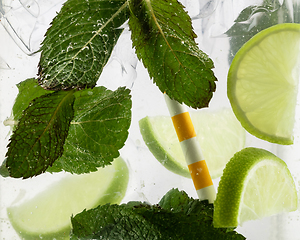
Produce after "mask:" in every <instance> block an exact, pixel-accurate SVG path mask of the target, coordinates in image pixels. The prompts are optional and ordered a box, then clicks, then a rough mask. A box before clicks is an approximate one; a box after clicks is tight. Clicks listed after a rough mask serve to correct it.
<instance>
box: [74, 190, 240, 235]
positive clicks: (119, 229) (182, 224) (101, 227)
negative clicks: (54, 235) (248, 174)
mask: <svg viewBox="0 0 300 240" xmlns="http://www.w3.org/2000/svg"><path fill="white" fill-rule="evenodd" d="M212 214H213V205H212V204H209V203H208V201H202V202H201V201H199V200H194V199H192V198H189V197H188V196H187V194H186V193H185V192H180V191H178V190H177V189H173V190H170V191H169V192H168V193H167V194H166V195H165V196H164V197H163V199H162V200H161V201H160V203H159V204H158V205H153V206H150V205H148V204H146V203H141V202H129V203H127V204H122V205H109V204H107V205H102V206H98V207H97V208H95V209H92V210H88V211H86V210H84V211H83V212H81V213H79V214H77V215H76V216H75V217H72V218H71V222H72V226H73V230H72V233H71V239H72V240H75V239H81V240H83V239H104V240H105V239H130V240H132V239H162V240H165V239H174V240H178V239H187V240H190V239H197V240H201V239H205V240H207V239H214V240H221V239H223V240H226V239H230V240H232V239H236V240H242V239H245V238H244V237H243V236H242V235H240V234H237V233H236V232H234V231H232V229H226V228H214V227H213V225H212Z"/></svg>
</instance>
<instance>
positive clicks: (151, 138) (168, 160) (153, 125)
mask: <svg viewBox="0 0 300 240" xmlns="http://www.w3.org/2000/svg"><path fill="white" fill-rule="evenodd" d="M190 115H191V119H192V121H193V125H194V128H195V131H196V134H197V140H198V141H199V144H200V146H201V150H202V153H203V156H204V158H205V160H206V163H207V165H208V168H209V172H210V175H211V177H212V178H217V177H219V176H220V175H221V174H222V171H223V169H224V167H225V165H226V163H227V162H228V161H229V160H230V158H231V157H232V156H233V155H234V153H235V152H237V151H239V150H241V149H242V148H243V147H244V144H245V130H244V129H243V128H242V126H241V124H240V123H239V122H238V121H237V119H236V118H235V116H234V114H233V113H232V110H231V109H222V110H219V111H217V112H212V111H207V110H204V109H203V110H201V111H198V112H194V113H191V114H190ZM139 125H140V131H141V134H142V136H143V139H144V141H145V143H146V145H147V146H148V148H149V150H150V151H151V152H152V154H153V155H154V156H155V157H156V159H157V160H158V161H159V162H160V163H161V164H162V165H163V166H164V167H165V168H167V169H168V170H170V171H172V172H174V173H176V174H179V175H181V176H184V177H188V178H190V177H191V175H190V172H189V170H188V167H187V164H186V161H185V158H184V156H183V153H182V150H181V147H180V143H179V141H178V138H177V135H176V132H175V129H174V126H173V123H172V120H171V118H170V117H165V116H156V117H145V118H143V119H141V120H140V122H139Z"/></svg>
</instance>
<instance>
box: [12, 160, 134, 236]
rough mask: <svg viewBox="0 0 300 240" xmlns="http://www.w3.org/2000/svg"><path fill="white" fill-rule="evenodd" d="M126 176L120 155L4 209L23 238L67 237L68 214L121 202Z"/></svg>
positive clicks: (69, 224)
mask: <svg viewBox="0 0 300 240" xmlns="http://www.w3.org/2000/svg"><path fill="white" fill-rule="evenodd" d="M128 180H129V172H128V168H127V165H126V163H125V162H124V160H123V159H121V158H117V159H115V160H114V162H113V164H112V165H109V166H106V167H105V168H100V169H99V170H98V171H97V172H92V173H89V174H82V175H71V176H67V177H65V178H63V179H62V180H61V181H59V182H57V183H55V184H54V185H52V186H51V187H49V188H48V189H47V190H46V191H44V192H41V193H40V194H38V195H37V196H36V197H34V198H32V199H30V200H28V201H27V202H24V203H22V204H21V205H17V206H12V207H9V208H8V209H7V213H8V217H9V219H10V221H11V224H12V226H13V227H14V228H15V230H16V231H17V233H18V234H19V235H20V236H21V237H22V239H23V238H24V239H26V240H29V239H40V238H42V239H46V240H50V239H51V240H52V239H57V240H58V239H69V238H70V237H69V233H70V230H71V215H75V214H77V213H79V212H81V211H82V210H84V209H90V208H93V207H96V206H98V205H103V204H106V203H111V204H115V203H120V202H121V200H122V199H123V197H124V195H125V193H126V189H127V184H128Z"/></svg>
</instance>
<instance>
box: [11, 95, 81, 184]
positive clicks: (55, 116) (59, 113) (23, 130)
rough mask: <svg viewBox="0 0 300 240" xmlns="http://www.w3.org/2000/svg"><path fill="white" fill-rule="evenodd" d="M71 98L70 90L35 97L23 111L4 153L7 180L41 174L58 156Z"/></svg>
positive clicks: (72, 101)
mask: <svg viewBox="0 0 300 240" xmlns="http://www.w3.org/2000/svg"><path fill="white" fill-rule="evenodd" d="M74 99H75V98H74V93H73V91H69V92H65V91H59V92H54V93H50V94H46V95H42V96H40V97H38V98H35V99H34V100H33V101H32V102H31V103H30V105H29V106H28V108H26V109H25V110H24V112H23V115H22V117H21V118H20V120H19V123H18V126H17V127H16V129H15V130H14V132H13V134H12V136H11V138H10V143H9V144H8V151H7V153H6V157H7V161H6V166H7V168H8V171H9V173H10V176H11V177H15V178H20V177H23V178H29V177H33V176H36V175H38V174H41V173H43V172H44V171H45V170H46V169H47V168H48V167H49V166H51V165H52V164H53V162H54V161H55V160H56V159H57V158H58V157H60V156H61V155H62V152H63V145H64V142H65V139H66V137H67V135H68V130H69V126H70V122H71V120H72V119H73V103H74Z"/></svg>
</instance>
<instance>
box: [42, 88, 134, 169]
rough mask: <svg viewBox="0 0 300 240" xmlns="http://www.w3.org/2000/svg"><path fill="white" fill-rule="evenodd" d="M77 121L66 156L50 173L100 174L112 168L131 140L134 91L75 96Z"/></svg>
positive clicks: (98, 90)
mask: <svg viewBox="0 0 300 240" xmlns="http://www.w3.org/2000/svg"><path fill="white" fill-rule="evenodd" d="M75 96H76V100H75V103H74V110H75V113H74V118H73V120H72V122H71V125H70V129H69V135H68V137H67V139H66V143H65V145H64V153H63V155H62V156H61V157H60V158H59V159H58V160H57V161H56V162H55V163H54V164H53V166H52V167H51V168H49V169H48V170H47V171H50V172H58V171H61V170H64V171H67V172H71V173H77V174H81V173H88V172H91V171H97V168H98V167H104V166H106V165H109V164H111V162H112V161H113V159H114V158H117V157H118V156H119V155H120V154H119V149H121V148H122V147H123V146H124V143H125V141H126V139H127V137H128V129H129V126H130V122H131V98H130V90H129V89H126V88H124V87H123V88H119V89H117V90H116V91H110V90H107V89H106V88H104V87H95V88H93V89H85V90H82V91H78V92H76V93H75Z"/></svg>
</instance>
